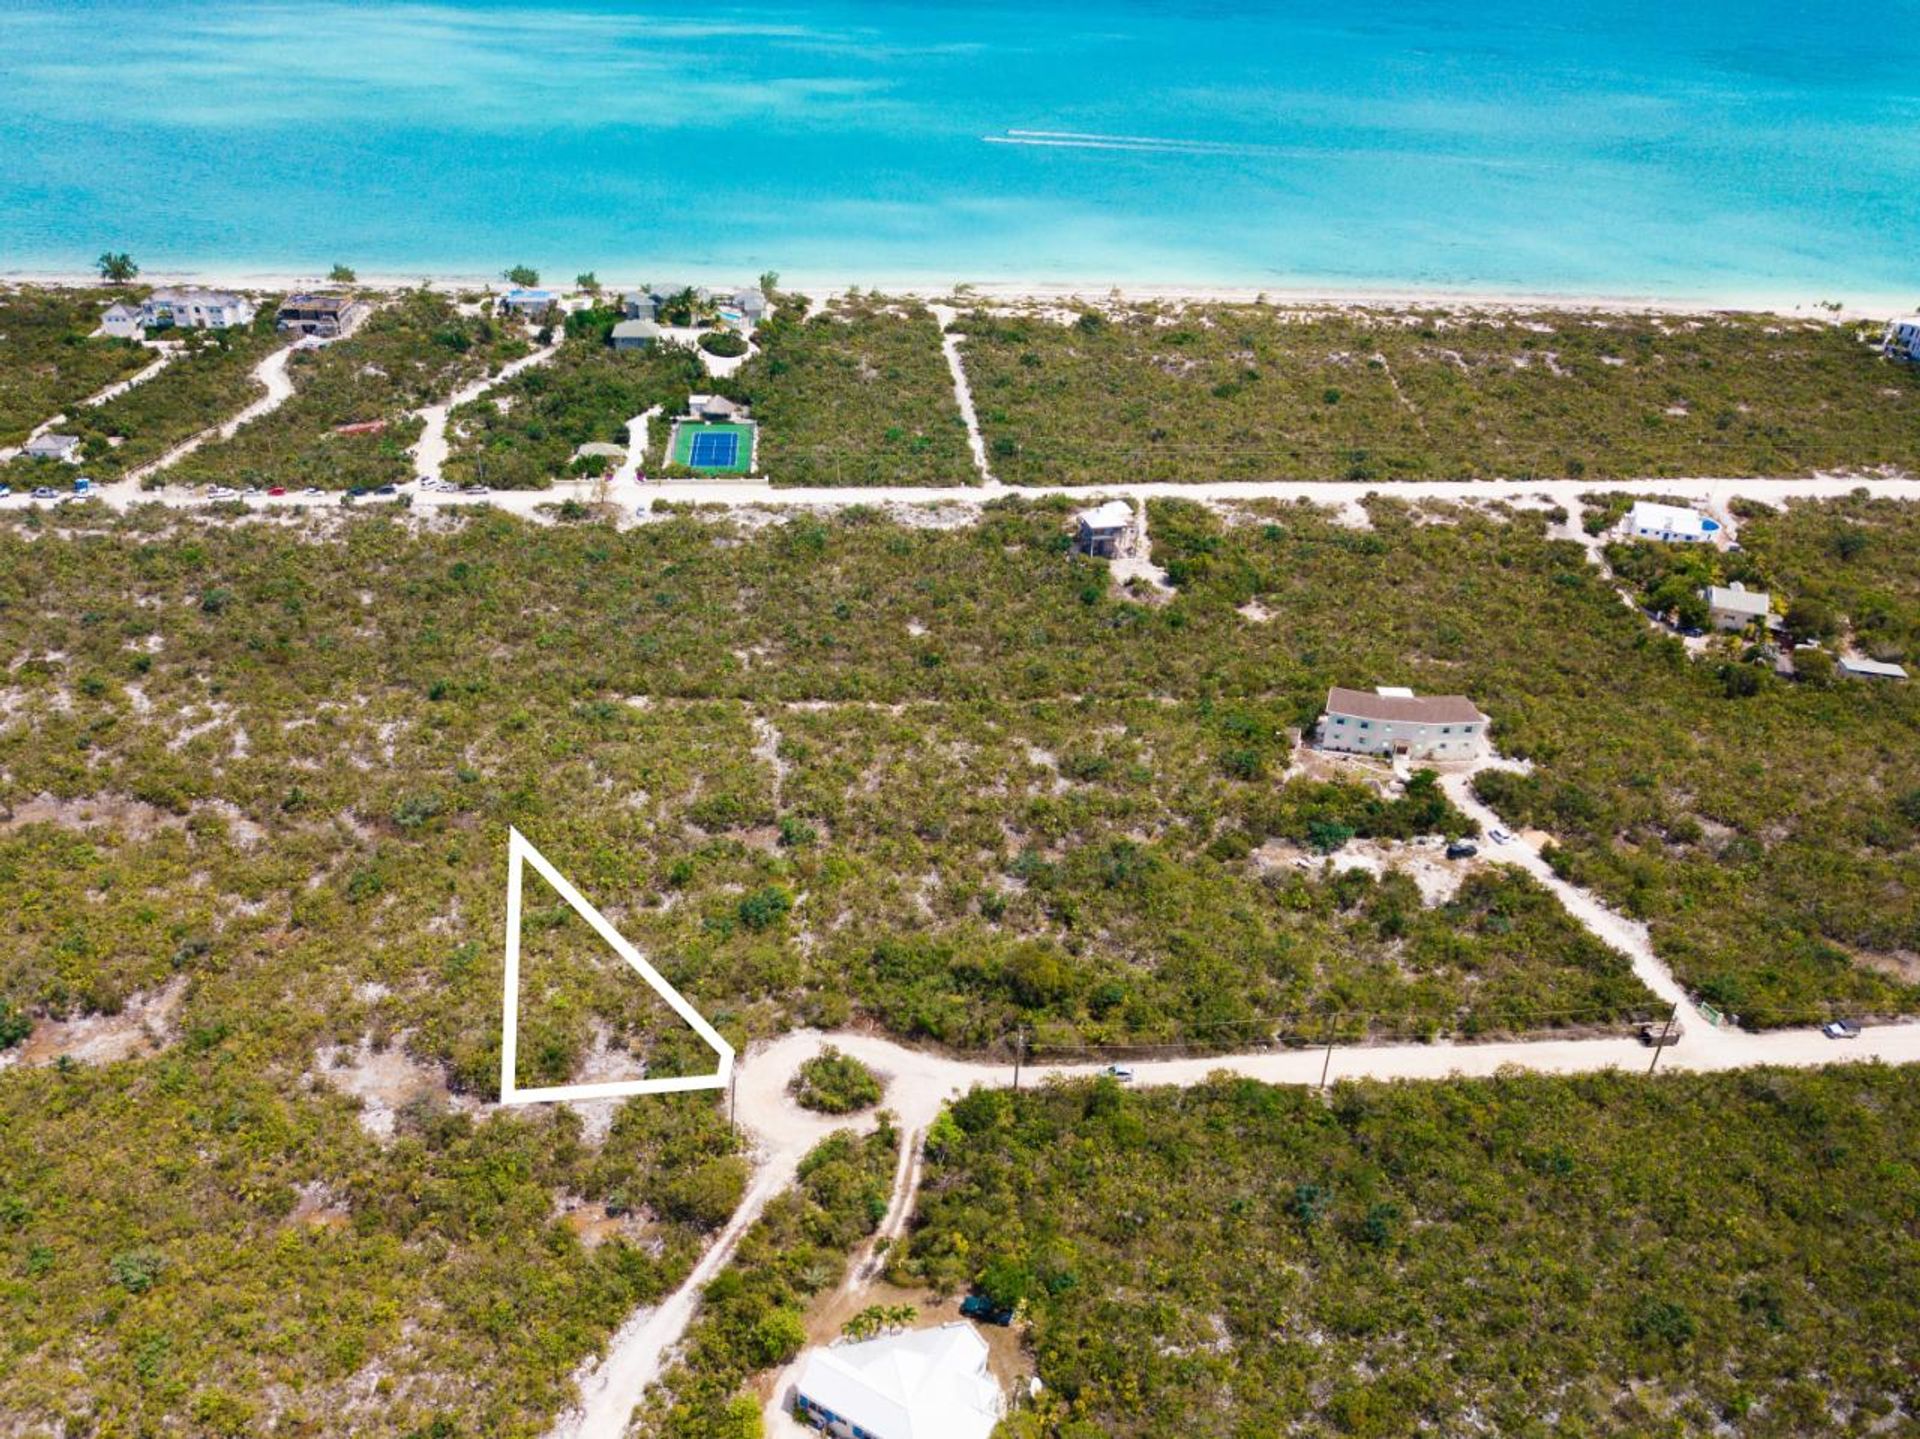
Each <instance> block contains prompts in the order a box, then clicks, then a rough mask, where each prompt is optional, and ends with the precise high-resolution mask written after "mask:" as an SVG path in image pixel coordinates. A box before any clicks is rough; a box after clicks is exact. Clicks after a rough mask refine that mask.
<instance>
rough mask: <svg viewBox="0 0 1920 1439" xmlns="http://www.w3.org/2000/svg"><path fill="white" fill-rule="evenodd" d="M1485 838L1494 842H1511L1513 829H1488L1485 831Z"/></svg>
mask: <svg viewBox="0 0 1920 1439" xmlns="http://www.w3.org/2000/svg"><path fill="white" fill-rule="evenodd" d="M1487 838H1488V839H1490V840H1492V841H1493V842H1494V843H1495V844H1512V843H1513V831H1511V830H1505V829H1495V830H1489V831H1488V832H1487Z"/></svg>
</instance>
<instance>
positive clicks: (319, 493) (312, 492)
mask: <svg viewBox="0 0 1920 1439" xmlns="http://www.w3.org/2000/svg"><path fill="white" fill-rule="evenodd" d="M300 493H301V494H303V495H305V496H306V497H307V498H308V499H310V500H318V499H323V498H325V496H326V493H327V492H326V491H325V490H323V489H321V488H320V487H319V486H318V485H308V486H307V487H306V488H305V489H304V490H302V491H301V492H300Z"/></svg>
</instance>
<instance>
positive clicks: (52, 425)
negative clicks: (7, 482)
mask: <svg viewBox="0 0 1920 1439" xmlns="http://www.w3.org/2000/svg"><path fill="white" fill-rule="evenodd" d="M153 348H154V349H155V350H156V351H157V352H158V358H157V359H155V360H154V361H153V363H152V364H150V365H148V366H147V367H146V368H145V369H142V370H136V371H134V373H133V374H131V375H128V376H127V377H126V378H125V379H124V380H115V381H114V382H113V383H112V384H111V385H108V386H107V387H106V389H104V390H102V391H100V392H99V393H98V394H97V395H88V396H87V398H86V399H84V400H82V401H81V402H80V404H79V406H78V408H81V409H89V410H91V409H97V408H99V407H100V406H101V405H104V404H106V402H107V401H108V400H111V399H114V398H116V397H117V396H120V395H124V394H126V392H127V391H128V390H131V389H132V388H133V387H134V386H135V385H144V384H145V383H146V382H147V381H148V380H151V379H152V378H153V377H154V376H155V375H157V374H159V373H160V372H161V371H162V370H164V369H166V367H167V366H168V365H170V364H172V363H173V360H174V357H175V356H176V355H178V354H179V353H180V349H181V347H180V346H179V345H164V346H162V345H156V346H154V347H153ZM66 423H67V414H66V412H65V411H64V410H63V411H61V413H59V414H57V415H55V416H54V417H53V418H52V419H50V420H42V421H41V422H40V423H39V424H37V425H35V426H34V427H33V428H32V429H31V430H30V431H28V433H27V439H26V443H25V444H20V445H7V446H0V464H4V463H5V462H6V461H8V460H11V459H12V458H13V457H14V456H16V455H18V454H19V453H20V452H21V451H23V450H24V449H26V447H27V445H30V444H32V443H33V442H34V441H35V440H37V439H39V438H40V437H41V436H42V435H50V434H53V433H54V432H55V431H56V430H58V429H59V427H60V426H62V425H64V424H66Z"/></svg>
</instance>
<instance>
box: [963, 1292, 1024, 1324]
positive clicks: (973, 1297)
mask: <svg viewBox="0 0 1920 1439" xmlns="http://www.w3.org/2000/svg"><path fill="white" fill-rule="evenodd" d="M960 1313H961V1314H962V1315H963V1316H965V1317H966V1318H968V1319H973V1320H977V1321H978V1322H979V1323H981V1324H1011V1323H1013V1311H1012V1310H1011V1309H1009V1308H1007V1307H1006V1305H1004V1304H995V1303H994V1302H993V1301H992V1300H991V1299H989V1298H987V1296H986V1295H984V1294H969V1295H968V1296H967V1297H966V1298H965V1299H962V1300H961V1301H960Z"/></svg>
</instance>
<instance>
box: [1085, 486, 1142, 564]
mask: <svg viewBox="0 0 1920 1439" xmlns="http://www.w3.org/2000/svg"><path fill="white" fill-rule="evenodd" d="M1132 540H1133V506H1132V505H1130V504H1128V503H1127V502H1126V501H1125V500H1108V501H1107V502H1106V503H1105V504H1104V505H1096V506H1094V508H1092V509H1090V510H1082V511H1080V513H1079V515H1077V516H1076V517H1075V530H1074V537H1073V545H1074V548H1075V549H1077V550H1079V551H1080V553H1081V554H1083V555H1093V556H1095V557H1097V558H1099V559H1103V560H1111V559H1117V558H1119V557H1120V556H1121V555H1124V554H1125V553H1126V552H1127V550H1128V548H1129V547H1130V545H1131V544H1132Z"/></svg>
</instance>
